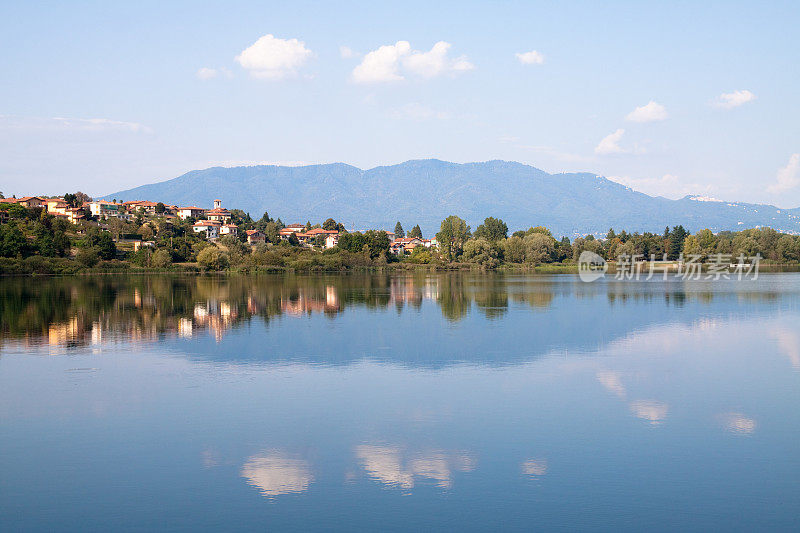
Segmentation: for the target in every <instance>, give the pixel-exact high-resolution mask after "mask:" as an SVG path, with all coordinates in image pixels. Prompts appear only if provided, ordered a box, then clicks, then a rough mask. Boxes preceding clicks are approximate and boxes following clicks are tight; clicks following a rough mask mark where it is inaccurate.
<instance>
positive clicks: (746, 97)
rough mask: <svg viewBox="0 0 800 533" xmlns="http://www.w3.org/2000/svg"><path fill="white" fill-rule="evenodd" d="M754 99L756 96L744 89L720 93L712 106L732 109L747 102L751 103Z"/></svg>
mask: <svg viewBox="0 0 800 533" xmlns="http://www.w3.org/2000/svg"><path fill="white" fill-rule="evenodd" d="M755 99H756V95H754V94H753V93H751V92H750V91H748V90H746V89H745V90H742V91H733V92H732V93H722V94H721V95H719V97H717V99H716V100H715V101H714V102H713V105H714V106H715V107H721V108H722V109H733V108H734V107H739V106H740V105H743V104H746V103H747V102H752V101H753V100H755Z"/></svg>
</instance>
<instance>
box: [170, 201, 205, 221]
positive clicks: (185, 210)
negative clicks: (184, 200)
mask: <svg viewBox="0 0 800 533" xmlns="http://www.w3.org/2000/svg"><path fill="white" fill-rule="evenodd" d="M176 211H177V213H176V214H177V215H178V218H180V219H181V220H186V219H187V218H200V217H201V216H202V215H203V213H205V212H206V210H205V209H203V208H202V207H196V206H193V205H190V206H188V207H179V208H178V209H177V210H176Z"/></svg>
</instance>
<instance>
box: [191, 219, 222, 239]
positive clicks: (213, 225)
mask: <svg viewBox="0 0 800 533" xmlns="http://www.w3.org/2000/svg"><path fill="white" fill-rule="evenodd" d="M220 226H221V224H220V223H219V222H217V221H215V220H201V221H199V222H196V223H195V224H193V225H192V230H193V231H194V232H195V233H205V234H206V238H207V239H209V240H212V239H216V238H217V237H219V229H220Z"/></svg>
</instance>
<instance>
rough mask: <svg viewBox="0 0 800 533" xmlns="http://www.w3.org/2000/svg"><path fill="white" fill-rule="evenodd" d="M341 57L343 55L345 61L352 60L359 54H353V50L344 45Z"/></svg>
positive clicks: (341, 48)
mask: <svg viewBox="0 0 800 533" xmlns="http://www.w3.org/2000/svg"><path fill="white" fill-rule="evenodd" d="M339 55H341V56H342V58H344V59H350V58H351V57H356V55H358V54H356V53H355V52H353V50H352V49H351V48H350V47H349V46H344V45H343V46H340V47H339Z"/></svg>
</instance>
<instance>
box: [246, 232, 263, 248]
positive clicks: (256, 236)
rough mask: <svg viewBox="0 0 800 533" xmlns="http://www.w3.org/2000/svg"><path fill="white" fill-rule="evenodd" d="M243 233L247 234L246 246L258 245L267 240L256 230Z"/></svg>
mask: <svg viewBox="0 0 800 533" xmlns="http://www.w3.org/2000/svg"><path fill="white" fill-rule="evenodd" d="M245 233H246V234H247V244H251V245H252V244H258V243H260V242H265V241H266V240H267V236H266V235H264V234H263V233H261V232H260V231H258V230H257V229H249V230H247V231H246V232H245Z"/></svg>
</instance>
